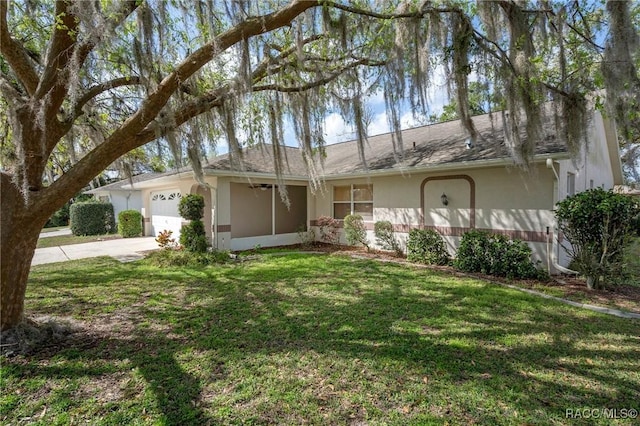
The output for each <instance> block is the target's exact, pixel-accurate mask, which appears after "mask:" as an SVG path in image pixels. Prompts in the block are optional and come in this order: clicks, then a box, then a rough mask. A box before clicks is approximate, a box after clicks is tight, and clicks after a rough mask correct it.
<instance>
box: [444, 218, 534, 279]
mask: <svg viewBox="0 0 640 426" xmlns="http://www.w3.org/2000/svg"><path fill="white" fill-rule="evenodd" d="M454 265H455V267H456V268H458V269H460V270H461V271H465V272H481V273H483V274H488V275H495V276H498V277H507V278H510V279H517V278H536V279H539V278H543V276H544V275H545V273H544V272H543V271H540V270H538V269H537V268H536V266H535V265H534V264H533V262H531V248H530V247H529V246H528V245H527V243H525V242H524V241H521V240H518V239H514V240H511V239H510V238H509V237H507V236H505V235H499V234H491V233H489V232H486V231H477V230H471V231H469V232H466V233H465V234H464V235H463V236H462V240H461V241H460V247H459V248H458V253H457V257H456V260H455V262H454Z"/></svg>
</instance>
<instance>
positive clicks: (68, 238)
mask: <svg viewBox="0 0 640 426" xmlns="http://www.w3.org/2000/svg"><path fill="white" fill-rule="evenodd" d="M118 238H122V237H121V236H120V235H118V234H104V235H60V236H57V237H45V238H40V239H39V240H38V245H37V246H36V248H45V247H58V246H68V245H70V244H82V243H91V242H94V241H103V240H114V239H118Z"/></svg>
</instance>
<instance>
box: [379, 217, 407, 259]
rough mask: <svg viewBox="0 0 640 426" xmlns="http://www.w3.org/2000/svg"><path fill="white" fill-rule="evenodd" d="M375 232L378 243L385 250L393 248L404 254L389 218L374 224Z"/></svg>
mask: <svg viewBox="0 0 640 426" xmlns="http://www.w3.org/2000/svg"><path fill="white" fill-rule="evenodd" d="M373 233H374V234H375V236H376V244H378V245H379V246H380V247H381V248H382V249H383V250H393V251H395V252H396V253H397V254H402V250H401V248H400V244H398V240H397V239H396V237H395V235H394V234H393V224H392V223H391V222H389V221H388V220H380V221H378V222H376V223H375V224H374V225H373Z"/></svg>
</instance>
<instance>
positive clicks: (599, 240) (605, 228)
mask: <svg viewBox="0 0 640 426" xmlns="http://www.w3.org/2000/svg"><path fill="white" fill-rule="evenodd" d="M638 212H639V208H638V205H637V204H636V203H635V202H634V200H632V199H631V198H629V197H626V196H624V195H621V194H615V193H613V192H612V191H605V190H603V189H601V188H596V189H590V190H588V191H584V192H580V193H578V194H576V195H574V196H572V197H568V198H566V199H565V200H563V201H561V202H559V203H558V204H557V209H556V211H555V214H556V218H557V219H558V226H559V227H560V230H561V231H562V233H563V234H564V236H565V238H566V240H567V241H568V242H569V243H570V245H566V244H565V245H563V247H565V249H566V250H567V253H568V254H569V256H570V257H571V259H572V261H573V264H574V265H575V267H576V268H577V270H578V271H579V272H580V273H582V274H584V275H585V276H586V277H587V286H588V287H589V288H600V287H602V284H601V282H600V281H601V278H602V277H604V278H605V279H611V278H612V277H614V276H615V275H616V273H617V272H618V271H621V270H622V269H623V268H622V263H623V251H624V247H625V237H626V236H627V235H628V234H630V233H631V231H632V229H631V227H632V226H633V220H634V218H635V216H636V215H637V214H638Z"/></svg>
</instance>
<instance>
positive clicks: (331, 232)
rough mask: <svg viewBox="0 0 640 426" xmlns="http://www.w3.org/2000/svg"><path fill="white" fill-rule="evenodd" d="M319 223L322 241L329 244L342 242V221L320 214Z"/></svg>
mask: <svg viewBox="0 0 640 426" xmlns="http://www.w3.org/2000/svg"><path fill="white" fill-rule="evenodd" d="M317 224H318V229H319V230H320V240H321V241H324V242H325V243H329V244H338V243H339V242H340V235H339V234H338V225H340V222H338V221H337V220H336V219H334V218H332V217H329V216H320V217H319V218H318V220H317Z"/></svg>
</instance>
